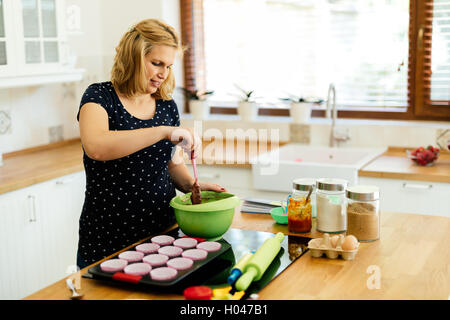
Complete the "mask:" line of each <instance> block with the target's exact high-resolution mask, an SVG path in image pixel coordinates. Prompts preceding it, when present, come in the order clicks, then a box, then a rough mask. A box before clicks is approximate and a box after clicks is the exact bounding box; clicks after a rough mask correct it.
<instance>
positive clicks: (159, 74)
mask: <svg viewBox="0 0 450 320" xmlns="http://www.w3.org/2000/svg"><path fill="white" fill-rule="evenodd" d="M175 54H176V49H175V48H173V47H169V46H165V45H157V46H154V47H153V49H152V50H151V51H150V52H149V53H148V54H147V55H146V56H145V69H146V75H147V80H148V86H147V93H150V94H153V93H155V92H156V91H157V90H158V88H159V87H160V86H161V84H162V83H163V82H164V80H166V79H167V76H168V75H169V70H170V68H171V67H172V65H173V62H174V60H175Z"/></svg>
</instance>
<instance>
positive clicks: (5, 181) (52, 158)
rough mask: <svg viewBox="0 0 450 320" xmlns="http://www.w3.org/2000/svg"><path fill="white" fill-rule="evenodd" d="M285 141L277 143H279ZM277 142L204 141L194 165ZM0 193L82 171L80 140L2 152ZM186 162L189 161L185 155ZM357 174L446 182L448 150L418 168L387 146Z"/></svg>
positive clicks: (243, 161)
mask: <svg viewBox="0 0 450 320" xmlns="http://www.w3.org/2000/svg"><path fill="white" fill-rule="evenodd" d="M285 144H287V142H280V143H279V146H282V145H285ZM277 146H278V145H271V144H269V145H268V146H267V147H264V148H260V146H259V144H258V143H256V142H251V143H249V142H245V143H241V142H239V143H238V142H236V141H227V140H225V141H223V142H220V141H212V142H208V141H204V142H203V152H202V154H201V155H200V157H199V158H198V159H197V164H204V165H223V166H230V167H241V168H242V167H243V168H251V164H250V161H249V159H250V158H251V157H253V156H256V155H258V154H259V153H260V152H265V151H266V150H267V151H269V150H271V149H272V148H273V147H277ZM3 158H4V159H3V163H4V164H3V166H0V194H2V193H6V192H10V191H14V190H17V189H20V188H25V187H28V186H31V185H33V184H36V183H40V182H44V181H46V180H50V179H54V178H58V177H60V176H63V175H67V174H71V173H74V172H78V171H82V170H84V168H83V150H82V148H81V142H80V139H72V140H67V141H62V142H57V143H53V144H49V145H46V146H40V147H35V148H31V149H26V150H22V151H17V152H12V153H8V154H4V155H3ZM185 161H186V163H190V161H189V159H187V157H186V158H185ZM358 174H359V176H361V177H374V178H389V179H406V180H422V181H434V182H446V183H450V153H449V152H442V153H441V155H440V157H439V159H438V161H437V162H436V164H435V165H434V166H432V167H421V166H417V165H415V164H413V163H412V161H410V160H409V159H407V158H406V157H405V149H403V148H389V150H388V151H387V152H385V153H384V154H383V155H381V156H380V157H378V158H376V159H375V160H373V161H372V162H371V163H369V164H367V165H366V166H365V167H364V168H362V169H361V170H360V171H359V173H358Z"/></svg>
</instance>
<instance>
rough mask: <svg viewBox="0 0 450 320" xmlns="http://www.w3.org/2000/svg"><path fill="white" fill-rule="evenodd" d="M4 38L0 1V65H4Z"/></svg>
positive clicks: (5, 62) (5, 61) (1, 4)
mask: <svg viewBox="0 0 450 320" xmlns="http://www.w3.org/2000/svg"><path fill="white" fill-rule="evenodd" d="M4 37H5V23H4V18H3V0H0V65H6V64H7V62H8V61H7V59H6V41H3V40H4V39H1V38H4Z"/></svg>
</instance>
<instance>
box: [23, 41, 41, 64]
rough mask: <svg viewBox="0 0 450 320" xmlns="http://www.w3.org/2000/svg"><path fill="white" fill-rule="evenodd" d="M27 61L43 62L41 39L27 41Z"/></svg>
mask: <svg viewBox="0 0 450 320" xmlns="http://www.w3.org/2000/svg"><path fill="white" fill-rule="evenodd" d="M25 62H26V63H40V62H41V43H40V42H39V41H26V42H25Z"/></svg>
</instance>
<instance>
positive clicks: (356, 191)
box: [346, 186, 380, 201]
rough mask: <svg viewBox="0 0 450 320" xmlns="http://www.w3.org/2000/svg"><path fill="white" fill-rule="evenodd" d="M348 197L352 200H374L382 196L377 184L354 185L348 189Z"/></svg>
mask: <svg viewBox="0 0 450 320" xmlns="http://www.w3.org/2000/svg"><path fill="white" fill-rule="evenodd" d="M346 195H347V198H349V199H352V200H361V201H372V200H378V199H379V198H380V189H379V188H378V187H376V186H352V187H348V188H347V191H346Z"/></svg>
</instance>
